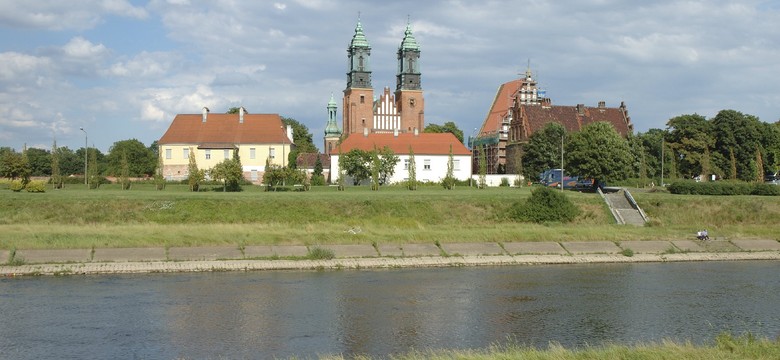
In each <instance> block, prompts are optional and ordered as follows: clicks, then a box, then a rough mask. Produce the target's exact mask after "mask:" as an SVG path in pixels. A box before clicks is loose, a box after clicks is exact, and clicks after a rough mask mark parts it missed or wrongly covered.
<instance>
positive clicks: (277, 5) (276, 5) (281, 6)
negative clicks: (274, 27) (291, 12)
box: [274, 3, 287, 11]
mask: <svg viewBox="0 0 780 360" xmlns="http://www.w3.org/2000/svg"><path fill="white" fill-rule="evenodd" d="M274 7H275V8H276V10H281V11H284V9H287V5H286V4H282V3H274Z"/></svg>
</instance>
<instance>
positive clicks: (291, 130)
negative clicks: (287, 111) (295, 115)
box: [287, 125, 295, 144]
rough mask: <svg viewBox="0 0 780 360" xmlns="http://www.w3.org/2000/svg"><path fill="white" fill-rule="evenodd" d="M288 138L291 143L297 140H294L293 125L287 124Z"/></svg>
mask: <svg viewBox="0 0 780 360" xmlns="http://www.w3.org/2000/svg"><path fill="white" fill-rule="evenodd" d="M287 138H288V139H290V143H291V144H293V143H295V141H294V140H293V129H292V125H287Z"/></svg>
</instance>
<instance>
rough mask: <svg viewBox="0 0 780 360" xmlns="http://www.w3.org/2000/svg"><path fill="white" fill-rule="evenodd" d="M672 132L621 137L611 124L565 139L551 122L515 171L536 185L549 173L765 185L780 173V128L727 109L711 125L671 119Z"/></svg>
mask: <svg viewBox="0 0 780 360" xmlns="http://www.w3.org/2000/svg"><path fill="white" fill-rule="evenodd" d="M666 125H667V128H666V129H655V128H654V129H650V130H648V131H647V132H644V133H637V134H628V136H627V137H626V138H623V137H621V136H620V135H619V134H618V133H617V131H616V130H615V129H614V127H612V126H611V125H610V124H608V123H602V122H600V123H594V124H590V125H587V126H585V127H583V128H582V130H581V131H578V132H573V133H566V131H565V129H564V128H563V126H561V125H560V124H556V123H551V124H548V125H547V126H545V127H544V128H543V129H541V130H540V131H537V132H535V133H533V134H532V135H531V136H530V138H529V141H528V142H527V143H525V144H522V151H521V152H519V153H518V155H517V157H516V158H515V159H508V161H514V162H515V163H516V166H515V169H517V170H518V171H519V172H520V173H522V174H523V175H525V176H526V178H529V179H532V180H538V177H539V174H540V173H541V172H543V171H544V170H547V169H553V168H560V167H561V155H562V154H561V151H563V160H564V171H565V172H566V173H569V174H573V175H579V176H583V177H588V178H593V179H597V181H601V182H614V181H622V180H626V179H629V178H636V179H644V180H648V179H659V180H660V178H661V177H663V178H664V179H665V180H664V181H667V180H673V179H692V178H696V177H699V176H701V177H702V178H703V179H705V180H706V179H709V178H711V176H712V175H714V176H715V177H716V178H719V179H730V180H742V181H763V180H764V177H765V176H766V175H767V174H774V173H777V171H778V170H780V122H776V123H774V124H769V123H764V122H761V121H760V120H759V119H758V118H757V117H756V116H753V115H748V114H743V113H741V112H738V111H735V110H722V111H720V112H718V114H717V115H715V116H714V117H713V118H711V119H707V118H705V117H704V116H701V115H698V114H687V115H680V116H676V117H673V118H671V119H669V121H668V122H667V123H666Z"/></svg>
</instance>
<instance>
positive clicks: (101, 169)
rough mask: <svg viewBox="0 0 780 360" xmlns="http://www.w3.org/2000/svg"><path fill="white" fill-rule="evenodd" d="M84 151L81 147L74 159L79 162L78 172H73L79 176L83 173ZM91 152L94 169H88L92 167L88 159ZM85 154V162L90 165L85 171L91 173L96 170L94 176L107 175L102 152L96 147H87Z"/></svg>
mask: <svg viewBox="0 0 780 360" xmlns="http://www.w3.org/2000/svg"><path fill="white" fill-rule="evenodd" d="M85 151H86V150H85V149H84V148H83V147H82V148H79V149H78V150H76V159H78V161H79V166H78V170H77V172H75V173H76V174H81V173H83V172H84V159H85V158H84V154H85ZM93 152H94V155H95V166H94V169H90V168H91V167H92V165H91V164H92V163H91V162H90V160H89V158H90V156H92V155H93ZM86 154H87V162H88V163H90V165H89V166H87V171H89V172H90V173H92V170H96V171H97V173H96V175H101V174H106V173H107V165H106V155H105V154H103V152H102V151H100V149H98V148H96V147H92V146H90V147H89V152H86Z"/></svg>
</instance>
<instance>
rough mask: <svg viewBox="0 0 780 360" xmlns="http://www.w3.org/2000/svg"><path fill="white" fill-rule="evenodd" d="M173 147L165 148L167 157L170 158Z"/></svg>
mask: <svg viewBox="0 0 780 360" xmlns="http://www.w3.org/2000/svg"><path fill="white" fill-rule="evenodd" d="M172 153H173V149H165V158H166V159H170V158H171V157H172V156H173V155H172Z"/></svg>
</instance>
